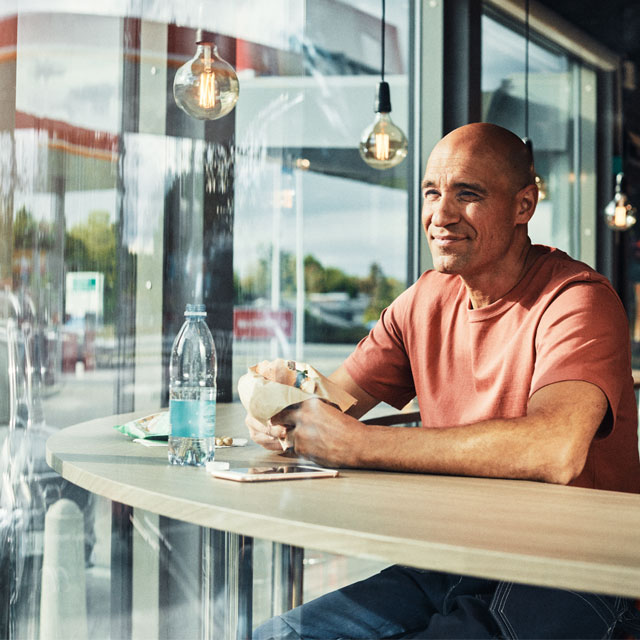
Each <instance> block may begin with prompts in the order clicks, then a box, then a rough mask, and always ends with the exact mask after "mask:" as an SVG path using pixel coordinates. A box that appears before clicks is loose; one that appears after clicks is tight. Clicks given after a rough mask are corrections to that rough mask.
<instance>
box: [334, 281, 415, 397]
mask: <svg viewBox="0 0 640 640" xmlns="http://www.w3.org/2000/svg"><path fill="white" fill-rule="evenodd" d="M406 295H407V292H405V293H404V294H402V295H401V296H400V297H399V298H397V299H396V300H395V301H394V302H393V303H392V304H391V305H390V306H389V307H387V308H386V309H385V310H384V311H383V312H382V314H381V315H380V319H379V320H378V322H377V323H376V325H375V326H374V327H373V329H372V330H371V331H370V332H369V335H368V336H367V337H365V338H363V339H362V340H361V341H360V343H359V344H358V346H357V347H356V349H355V351H354V352H353V353H352V354H351V355H350V356H349V358H347V360H346V361H345V367H346V369H347V371H348V373H349V375H350V376H351V377H352V378H353V380H354V381H355V382H356V384H357V385H358V386H359V387H361V388H362V389H364V390H365V391H366V392H367V393H369V394H370V395H372V396H373V397H374V398H376V399H377V400H380V401H383V402H386V403H387V404H390V405H391V406H393V407H396V408H397V409H400V408H402V407H404V406H405V405H406V404H407V402H409V401H410V400H412V399H413V398H414V397H415V395H416V392H415V387H414V383H413V376H412V374H411V365H410V363H409V357H408V355H407V351H406V348H405V339H404V334H405V331H404V330H403V320H404V315H405V314H404V298H405V297H406Z"/></svg>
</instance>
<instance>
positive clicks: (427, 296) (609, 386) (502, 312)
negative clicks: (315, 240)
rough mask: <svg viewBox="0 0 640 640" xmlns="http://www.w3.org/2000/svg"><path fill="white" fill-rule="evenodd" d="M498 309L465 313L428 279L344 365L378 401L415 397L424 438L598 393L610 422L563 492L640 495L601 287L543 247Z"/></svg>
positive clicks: (441, 282)
mask: <svg viewBox="0 0 640 640" xmlns="http://www.w3.org/2000/svg"><path fill="white" fill-rule="evenodd" d="M543 250H544V253H543V254H542V255H541V256H539V257H538V259H537V260H536V262H535V263H534V264H533V266H532V267H531V268H530V269H529V271H528V272H527V273H526V275H525V277H524V278H523V279H522V280H521V281H520V282H519V283H518V284H517V285H516V286H515V287H514V288H513V289H512V290H511V291H510V292H509V293H507V294H506V295H505V296H504V297H503V298H502V299H500V300H497V301H496V302H494V303H492V304H490V305H489V306H487V307H483V308H481V309H473V308H471V305H470V302H469V297H468V295H467V290H466V288H465V286H464V284H463V283H462V280H461V279H460V278H459V277H458V276H456V275H446V274H442V273H438V272H437V271H427V272H425V273H424V274H423V275H422V276H421V277H420V278H419V279H418V281H417V282H416V283H415V284H414V285H413V286H411V287H410V288H409V289H407V290H406V291H405V292H404V293H403V294H401V295H400V296H399V297H398V298H397V299H396V300H395V301H394V302H393V303H392V304H391V305H390V306H389V307H388V308H387V309H385V310H384V311H383V312H382V315H381V316H380V320H379V321H378V323H377V324H376V326H375V327H374V328H373V329H372V330H371V332H370V334H369V335H368V336H367V337H366V338H364V339H363V340H362V341H361V342H360V344H359V345H358V346H357V348H356V350H355V351H354V353H353V354H352V355H351V356H350V357H349V358H348V359H347V361H346V363H345V365H346V368H347V371H348V372H349V374H350V375H351V377H352V378H353V379H354V381H355V382H356V383H357V384H358V385H359V386H360V387H361V388H362V389H364V390H365V391H367V392H368V393H369V394H371V395H372V396H374V397H375V398H377V399H378V400H382V401H385V402H387V403H389V404H391V405H392V406H395V407H398V408H400V407H402V406H404V405H405V404H406V403H407V402H409V401H410V400H411V399H412V398H414V397H415V396H417V398H418V404H419V406H420V414H421V418H422V424H423V426H424V427H451V426H462V425H465V424H471V423H474V422H479V421H481V420H488V419H491V418H516V417H520V416H523V415H526V412H527V403H528V401H529V398H530V397H531V396H532V395H533V394H534V393H535V392H536V391H537V390H538V389H540V388H542V387H544V386H545V385H548V384H551V383H554V382H561V381H565V380H583V381H586V382H590V383H593V384H595V385H597V386H598V387H600V389H602V391H603V392H604V393H605V395H606V397H607V399H608V401H609V406H610V407H611V411H612V415H613V425H612V428H611V430H610V431H609V432H608V433H607V434H598V435H597V436H596V438H594V440H593V442H592V444H591V447H590V449H589V454H588V457H587V462H586V465H585V468H584V470H583V471H582V473H581V474H580V476H579V477H578V478H576V479H575V480H574V481H573V482H572V483H571V484H573V485H577V486H583V487H593V488H597V489H608V490H613V491H629V492H634V493H640V462H639V460H638V436H637V409H636V401H635V395H634V390H633V377H632V375H631V357H630V346H629V329H628V324H627V318H626V314H625V311H624V308H623V306H622V303H621V302H620V299H619V298H618V296H617V294H616V293H615V291H614V290H613V288H612V287H611V285H610V284H609V282H608V280H607V279H606V278H604V277H603V276H602V275H600V274H598V273H597V272H596V271H594V270H593V269H591V268H590V267H588V266H587V265H585V264H583V263H581V262H578V261H576V260H573V259H572V258H570V257H569V256H567V255H566V254H565V253H563V252H562V251H559V250H557V249H551V248H548V247H544V248H543Z"/></svg>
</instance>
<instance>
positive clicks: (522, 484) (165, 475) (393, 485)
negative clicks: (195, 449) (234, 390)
mask: <svg viewBox="0 0 640 640" xmlns="http://www.w3.org/2000/svg"><path fill="white" fill-rule="evenodd" d="M136 415H137V416H139V415H140V414H139V413H138V414H136ZM132 417H134V416H133V415H124V416H112V417H109V418H103V419H98V420H93V421H90V422H85V423H82V424H78V425H75V426H72V427H68V428H66V429H63V430H62V431H60V432H59V433H57V434H56V435H54V436H52V437H51V438H49V440H48V442H47V461H48V462H49V464H50V465H51V466H52V467H53V468H54V469H55V470H56V471H57V472H58V473H60V474H61V475H62V476H63V477H64V478H66V479H67V480H69V481H70V482H72V483H74V484H77V485H79V486H81V487H83V488H85V489H88V490H89V491H92V492H94V493H96V494H99V495H101V496H104V497H106V498H109V499H110V500H113V501H115V502H116V503H120V504H123V505H129V506H130V507H136V508H138V507H139V508H142V509H147V510H149V511H152V512H155V513H158V514H160V515H164V516H168V517H170V518H175V519H178V520H183V521H187V522H190V523H193V524H196V525H200V526H201V527H205V528H210V529H213V530H218V531H226V532H231V533H233V534H240V535H241V536H248V537H260V538H265V539H268V540H273V541H276V542H280V543H285V544H287V545H295V547H298V548H300V547H302V548H311V549H318V550H322V551H327V552H331V553H336V554H346V555H351V556H356V557H362V558H369V559H375V560H379V561H383V562H388V563H390V564H391V563H402V564H407V565H412V566H415V567H420V568H428V569H438V570H444V571H449V572H457V573H465V574H470V575H476V576H482V577H486V578H495V579H500V580H508V581H514V582H523V583H529V584H536V585H541V586H553V587H564V588H570V589H576V590H588V591H595V592H600V593H603V594H613V595H621V596H631V597H635V598H638V597H640V496H638V495H630V494H623V493H615V492H606V491H595V490H587V489H578V488H572V487H563V486H555V485H548V484H542V483H535V482H527V481H511V480H493V479H482V478H465V477H454V476H437V475H425V474H407V473H388V472H376V471H363V470H341V472H340V476H339V477H338V478H329V479H316V480H292V481H282V482H258V483H237V482H232V481H228V480H219V479H215V478H213V477H211V476H210V475H209V474H207V472H206V471H204V470H203V469H198V468H182V467H176V466H172V465H169V464H168V463H167V459H166V448H164V447H162V448H161V447H158V448H147V447H144V446H142V445H140V444H137V443H134V442H132V441H130V440H129V439H128V438H127V437H125V436H123V435H122V434H120V433H119V432H117V431H116V430H114V429H113V425H114V424H122V423H123V422H125V421H127V420H129V419H131V418H132ZM243 420H244V410H243V409H242V407H241V406H239V405H218V426H217V433H218V435H232V436H235V437H246V430H245V427H244V422H243ZM216 459H218V460H226V461H228V462H230V464H231V465H232V466H239V467H243V466H256V465H259V464H263V463H265V462H269V461H274V460H277V461H278V462H280V463H289V462H292V461H293V460H292V459H291V458H286V457H283V456H278V455H276V454H272V453H269V452H267V451H265V450H263V449H262V448H260V447H258V446H257V445H254V444H252V443H250V444H249V445H248V446H246V447H231V448H225V449H219V450H218V451H217V453H216Z"/></svg>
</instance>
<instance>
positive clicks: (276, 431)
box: [245, 414, 287, 451]
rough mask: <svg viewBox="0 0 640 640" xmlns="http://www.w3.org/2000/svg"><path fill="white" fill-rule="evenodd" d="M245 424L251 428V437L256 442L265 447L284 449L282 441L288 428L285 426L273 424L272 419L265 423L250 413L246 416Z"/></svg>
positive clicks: (274, 449) (275, 449)
mask: <svg viewBox="0 0 640 640" xmlns="http://www.w3.org/2000/svg"><path fill="white" fill-rule="evenodd" d="M245 424H246V426H247V428H248V429H249V435H250V436H251V439H252V440H253V441H254V442H255V443H256V444H259V445H260V446H262V447H264V448H265V449H270V450H273V451H282V449H283V447H282V445H281V441H282V439H284V438H286V436H287V429H286V428H285V427H282V426H280V425H274V424H271V421H269V422H268V423H267V424H264V423H262V422H260V420H258V419H257V418H254V417H253V416H252V415H249V414H247V417H246V418H245Z"/></svg>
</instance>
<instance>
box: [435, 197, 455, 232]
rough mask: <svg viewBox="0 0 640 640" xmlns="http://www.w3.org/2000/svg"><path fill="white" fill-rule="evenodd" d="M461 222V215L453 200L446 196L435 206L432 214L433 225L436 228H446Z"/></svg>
mask: <svg viewBox="0 0 640 640" xmlns="http://www.w3.org/2000/svg"><path fill="white" fill-rule="evenodd" d="M459 220H460V213H459V212H458V208H457V207H456V206H455V203H453V202H451V199H450V198H448V197H446V196H444V197H442V198H440V200H438V202H436V203H434V204H433V209H432V213H431V224H433V225H435V226H436V227H446V226H447V225H450V224H453V223H455V222H458V221H459Z"/></svg>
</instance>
